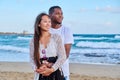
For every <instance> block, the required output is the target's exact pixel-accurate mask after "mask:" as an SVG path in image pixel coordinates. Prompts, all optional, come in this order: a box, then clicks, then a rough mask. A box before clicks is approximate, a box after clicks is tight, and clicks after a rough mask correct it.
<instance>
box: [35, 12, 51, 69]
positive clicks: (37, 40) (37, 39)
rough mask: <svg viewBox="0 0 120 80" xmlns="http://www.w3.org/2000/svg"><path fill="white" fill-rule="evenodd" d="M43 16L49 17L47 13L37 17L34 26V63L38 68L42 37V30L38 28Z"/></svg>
mask: <svg viewBox="0 0 120 80" xmlns="http://www.w3.org/2000/svg"><path fill="white" fill-rule="evenodd" d="M43 16H48V15H47V14H46V13H41V14H39V15H38V16H37V18H36V21H35V24H34V62H35V64H36V66H37V68H39V67H40V64H41V63H40V52H39V40H40V37H41V36H42V33H41V28H40V27H39V26H38V25H39V24H40V22H41V20H42V17H43ZM48 17H49V16H48Z"/></svg>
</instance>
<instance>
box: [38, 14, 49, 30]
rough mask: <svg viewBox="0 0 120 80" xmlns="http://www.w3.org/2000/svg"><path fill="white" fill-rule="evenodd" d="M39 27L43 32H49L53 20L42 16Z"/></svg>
mask: <svg viewBox="0 0 120 80" xmlns="http://www.w3.org/2000/svg"><path fill="white" fill-rule="evenodd" d="M39 27H40V28H41V30H43V31H49V29H50V27H51V19H50V18H49V17H48V16H47V15H44V16H42V20H41V22H40V24H39Z"/></svg>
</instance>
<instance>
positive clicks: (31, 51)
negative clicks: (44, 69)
mask: <svg viewBox="0 0 120 80" xmlns="http://www.w3.org/2000/svg"><path fill="white" fill-rule="evenodd" d="M30 63H31V65H32V68H33V70H34V71H35V70H36V65H35V62H34V44H33V39H32V40H31V41H30Z"/></svg>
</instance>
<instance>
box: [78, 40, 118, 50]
mask: <svg viewBox="0 0 120 80" xmlns="http://www.w3.org/2000/svg"><path fill="white" fill-rule="evenodd" d="M76 46H77V47H89V48H117V49H120V43H106V42H84V41H80V42H78V43H77V44H76Z"/></svg>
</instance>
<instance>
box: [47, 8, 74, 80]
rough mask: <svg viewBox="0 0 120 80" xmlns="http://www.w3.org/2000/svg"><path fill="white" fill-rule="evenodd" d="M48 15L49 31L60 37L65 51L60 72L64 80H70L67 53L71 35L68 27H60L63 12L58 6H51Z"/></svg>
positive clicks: (71, 38) (69, 47) (70, 44)
mask: <svg viewBox="0 0 120 80" xmlns="http://www.w3.org/2000/svg"><path fill="white" fill-rule="evenodd" d="M49 15H50V18H51V21H52V28H51V29H50V32H51V33H57V34H59V35H60V36H61V38H62V41H63V44H64V46H65V51H66V56H67V60H66V61H65V63H64V64H63V66H62V70H63V73H64V76H65V80H70V79H69V75H70V73H69V60H68V58H69V53H70V49H71V46H72V44H73V42H74V41H73V34H72V32H71V31H70V29H69V28H68V27H65V26H63V25H62V20H63V12H62V9H61V7H59V6H52V7H51V8H50V9H49Z"/></svg>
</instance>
